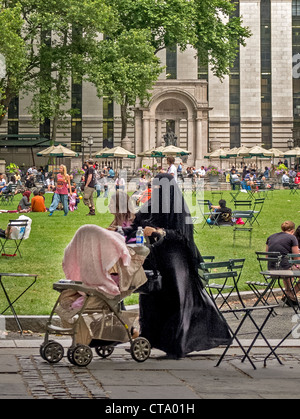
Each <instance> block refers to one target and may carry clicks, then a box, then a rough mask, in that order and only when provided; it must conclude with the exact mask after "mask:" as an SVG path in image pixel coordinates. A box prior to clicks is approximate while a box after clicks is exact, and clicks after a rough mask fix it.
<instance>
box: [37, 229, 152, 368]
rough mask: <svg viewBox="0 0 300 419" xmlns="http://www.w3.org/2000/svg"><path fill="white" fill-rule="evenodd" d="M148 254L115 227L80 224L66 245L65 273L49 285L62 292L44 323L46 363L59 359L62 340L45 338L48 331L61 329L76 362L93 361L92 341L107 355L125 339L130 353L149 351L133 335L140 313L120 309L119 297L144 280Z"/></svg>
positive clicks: (137, 357) (144, 356) (147, 353)
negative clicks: (57, 321) (144, 264)
mask: <svg viewBox="0 0 300 419" xmlns="http://www.w3.org/2000/svg"><path fill="white" fill-rule="evenodd" d="M148 254H149V249H148V248H147V247H144V246H136V245H126V244H125V240H124V237H123V236H121V235H120V234H119V233H117V232H114V231H109V230H106V229H104V228H102V227H99V226H96V225H85V226H82V227H80V228H79V229H78V230H77V232H76V233H75V235H74V237H73V239H72V240H71V242H70V243H69V245H68V246H67V247H66V249H65V253H64V259H63V270H64V273H65V276H66V278H67V279H64V280H61V281H58V282H56V283H55V284H54V285H53V288H54V289H55V290H57V291H59V292H60V295H59V298H58V300H57V301H56V303H55V305H54V307H53V309H52V313H51V315H50V318H49V320H48V323H47V327H46V333H45V339H44V342H43V344H42V345H41V348H40V354H41V356H42V358H43V359H45V360H46V361H48V362H50V363H56V362H59V361H60V360H61V359H62V357H63V355H64V349H63V347H62V345H61V344H60V343H58V342H55V341H52V340H49V334H55V333H59V334H64V335H70V336H72V344H71V346H70V348H69V349H68V352H67V357H68V360H69V361H70V362H71V363H72V364H74V365H78V366H86V365H88V364H89V363H90V362H91V360H92V358H93V353H92V350H91V347H95V350H96V353H97V354H98V355H99V356H101V357H103V358H106V357H107V356H109V355H110V354H111V353H112V352H113V350H114V347H115V346H116V345H117V344H119V343H125V342H128V341H129V342H130V344H131V355H132V358H133V359H135V360H136V361H138V362H143V361H145V360H146V359H147V358H148V357H149V356H150V352H151V347H150V344H149V342H148V341H147V339H145V338H142V337H137V338H136V339H133V337H132V335H131V329H132V326H133V323H134V321H135V319H136V318H137V315H138V313H137V312H134V311H132V310H129V311H124V310H122V309H121V302H122V300H123V299H124V298H125V297H126V296H128V295H130V294H132V293H133V292H134V291H135V290H136V289H137V288H139V287H140V286H141V285H143V284H144V283H145V282H146V281H147V277H146V275H145V272H144V269H143V266H142V265H143V263H144V260H145V258H146V257H147V255H148ZM54 314H57V315H58V316H59V318H60V325H57V324H55V319H54Z"/></svg>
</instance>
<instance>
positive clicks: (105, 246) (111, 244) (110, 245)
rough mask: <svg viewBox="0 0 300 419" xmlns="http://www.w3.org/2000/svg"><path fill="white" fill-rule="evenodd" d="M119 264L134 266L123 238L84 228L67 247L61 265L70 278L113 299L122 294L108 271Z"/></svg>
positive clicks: (94, 226) (108, 231)
mask: <svg viewBox="0 0 300 419" xmlns="http://www.w3.org/2000/svg"><path fill="white" fill-rule="evenodd" d="M120 261H121V262H122V265H124V266H129V265H130V263H131V256H130V252H129V250H128V248H127V246H126V244H125V240H124V237H122V236H121V235H120V234H119V233H116V232H114V231H110V230H106V229H104V228H102V227H99V226H96V225H84V226H82V227H80V228H79V229H78V230H77V232H76V233H75V235H74V237H73V239H72V240H71V242H70V243H69V244H68V246H67V247H66V249H65V253H64V258H63V264H62V265H63V270H64V273H65V276H66V278H67V279H70V280H72V281H80V282H82V283H83V284H85V285H87V286H88V287H93V288H96V289H97V290H99V291H100V292H102V293H103V294H104V295H106V296H107V297H110V298H113V297H115V296H117V295H119V294H120V288H119V286H118V285H117V283H116V282H115V281H114V279H113V278H112V276H111V275H110V273H109V271H110V270H111V268H112V267H113V266H114V265H115V264H116V263H117V262H120Z"/></svg>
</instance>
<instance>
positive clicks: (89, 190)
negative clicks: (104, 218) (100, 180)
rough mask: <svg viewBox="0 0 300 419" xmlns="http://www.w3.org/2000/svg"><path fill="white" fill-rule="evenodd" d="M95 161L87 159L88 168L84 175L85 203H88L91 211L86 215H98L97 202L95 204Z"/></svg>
mask: <svg viewBox="0 0 300 419" xmlns="http://www.w3.org/2000/svg"><path fill="white" fill-rule="evenodd" d="M93 165H94V161H93V160H92V159H89V160H88V161H87V166H88V168H87V170H86V172H85V177H84V195H83V203H84V205H87V206H88V207H89V209H90V212H89V213H88V214H86V215H96V214H95V204H94V198H93V195H94V191H95V185H96V171H95V169H94V167H93Z"/></svg>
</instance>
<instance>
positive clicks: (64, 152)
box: [49, 144, 78, 157]
mask: <svg viewBox="0 0 300 419" xmlns="http://www.w3.org/2000/svg"><path fill="white" fill-rule="evenodd" d="M49 155H50V156H52V157H78V153H76V151H73V150H70V149H69V148H67V147H64V146H63V145H61V144H59V145H57V146H56V147H54V149H53V150H52V151H51V152H50V154H49Z"/></svg>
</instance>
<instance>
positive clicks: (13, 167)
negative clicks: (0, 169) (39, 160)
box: [6, 163, 19, 173]
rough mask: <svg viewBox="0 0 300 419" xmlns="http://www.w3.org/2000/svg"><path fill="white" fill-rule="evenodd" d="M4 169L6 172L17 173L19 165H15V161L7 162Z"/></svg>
mask: <svg viewBox="0 0 300 419" xmlns="http://www.w3.org/2000/svg"><path fill="white" fill-rule="evenodd" d="M6 171H7V172H8V173H17V172H19V166H17V165H16V164H15V163H9V165H8V166H6Z"/></svg>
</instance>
